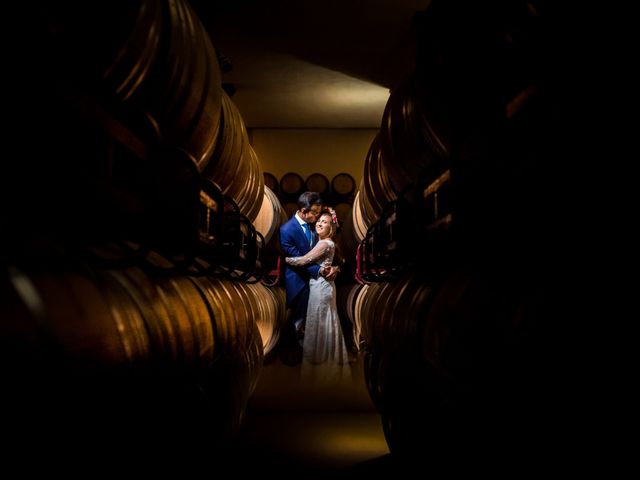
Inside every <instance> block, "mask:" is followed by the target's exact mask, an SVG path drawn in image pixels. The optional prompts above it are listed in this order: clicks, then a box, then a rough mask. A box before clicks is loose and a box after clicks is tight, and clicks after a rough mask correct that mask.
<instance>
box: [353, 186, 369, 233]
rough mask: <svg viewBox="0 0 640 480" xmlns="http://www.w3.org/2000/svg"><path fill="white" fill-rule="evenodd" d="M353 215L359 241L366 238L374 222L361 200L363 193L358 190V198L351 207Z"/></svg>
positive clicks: (354, 228)
mask: <svg viewBox="0 0 640 480" xmlns="http://www.w3.org/2000/svg"><path fill="white" fill-rule="evenodd" d="M351 216H352V218H353V220H352V221H353V232H354V234H355V238H356V240H357V242H358V243H360V242H361V241H362V240H364V237H366V235H367V230H368V229H369V227H370V226H371V225H372V224H373V221H372V219H370V218H369V217H368V216H367V214H366V212H365V211H364V206H363V205H362V201H361V193H360V191H358V193H357V194H356V198H355V200H354V202H353V208H352V209H351Z"/></svg>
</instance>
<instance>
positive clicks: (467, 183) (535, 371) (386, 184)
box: [347, 1, 570, 466]
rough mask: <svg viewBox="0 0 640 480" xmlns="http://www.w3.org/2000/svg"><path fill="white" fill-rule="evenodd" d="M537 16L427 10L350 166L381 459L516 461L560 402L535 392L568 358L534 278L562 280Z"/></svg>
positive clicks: (524, 9)
mask: <svg viewBox="0 0 640 480" xmlns="http://www.w3.org/2000/svg"><path fill="white" fill-rule="evenodd" d="M547 15H549V11H548V10H544V9H541V8H540V5H538V2H493V3H491V5H490V6H487V5H486V4H484V5H482V6H481V5H479V4H477V5H476V4H474V3H473V2H465V1H453V2H451V1H434V2H431V4H430V5H429V7H428V8H427V9H426V10H425V11H424V12H420V13H419V14H418V15H416V19H415V22H414V25H415V29H416V37H417V41H418V49H417V58H416V71H415V72H414V73H412V74H411V75H410V76H408V77H407V78H405V79H403V80H402V81H400V82H398V84H397V85H395V86H394V88H393V89H392V91H391V95H390V98H389V101H388V103H387V106H386V109H385V112H384V115H383V121H382V125H381V130H380V133H379V135H378V137H377V138H376V139H375V140H374V142H373V143H372V146H371V149H370V151H369V154H368V156H367V159H366V162H365V171H364V177H363V180H362V183H361V186H360V189H359V193H358V196H357V197H356V201H355V203H354V209H353V212H354V213H353V218H352V220H351V224H350V225H349V227H350V228H351V229H352V232H353V234H354V237H355V240H356V242H355V243H356V244H357V245H358V246H359V249H360V250H359V256H358V259H359V260H358V263H357V266H358V268H359V269H358V270H357V277H358V279H359V280H360V281H362V282H364V283H366V284H367V285H365V286H366V287H367V288H366V290H364V289H363V288H362V287H360V290H359V293H358V297H362V298H359V300H358V309H357V318H359V323H360V325H361V335H362V338H361V339H360V341H361V345H362V348H363V349H364V350H365V352H366V359H367V360H366V362H365V370H366V379H367V384H368V388H369V391H370V394H371V397H372V398H373V400H374V402H375V404H376V406H377V407H378V409H379V410H380V412H381V414H382V417H383V427H384V430H385V435H386V438H387V441H388V443H389V446H390V449H391V451H392V454H394V456H396V457H399V458H402V459H404V460H407V461H409V462H412V463H416V464H418V465H424V466H426V465H430V466H437V465H439V464H440V465H443V464H444V462H448V461H450V460H452V459H459V458H491V455H492V453H493V452H494V449H496V450H500V451H502V452H509V454H514V455H516V456H517V455H521V454H523V451H521V450H519V446H521V445H526V447H523V448H530V447H532V445H533V444H532V441H533V440H532V439H533V438H540V435H544V434H545V433H546V432H547V431H548V430H549V429H555V428H556V425H555V423H554V422H556V421H557V420H559V419H560V412H561V409H562V407H560V405H564V403H563V402H565V400H560V401H559V403H558V404H556V403H555V402H553V401H549V397H547V394H549V393H550V392H551V391H553V390H554V389H556V388H557V387H558V384H559V381H560V380H559V378H560V376H561V375H560V374H559V373H558V372H565V371H566V365H565V364H563V362H564V360H565V354H564V353H563V352H561V351H560V350H559V349H558V348H557V347H558V345H559V343H560V342H558V340H556V339H552V338H551V337H546V336H545V333H544V332H549V331H550V329H554V328H555V327H554V325H556V326H558V328H559V330H560V331H562V329H563V327H562V323H563V321H564V319H563V318H561V316H560V315H558V314H556V311H555V309H554V307H553V303H552V302H554V301H557V300H558V299H559V298H560V297H561V295H560V292H561V289H560V285H558V284H557V283H556V282H555V281H552V280H550V278H549V276H550V275H554V273H553V272H555V273H559V274H560V276H561V277H566V276H567V275H569V277H570V273H569V272H567V271H565V270H563V267H562V262H559V263H557V262H556V260H559V259H558V252H556V251H554V248H553V247H554V246H553V242H551V241H550V238H549V237H547V236H546V235H545V234H544V231H545V227H544V225H545V224H548V225H549V226H550V227H553V226H558V225H559V224H560V223H559V222H561V216H560V215H559V214H558V213H557V212H559V211H561V210H558V209H559V208H560V209H562V200H563V198H562V196H561V195H560V192H559V190H558V189H557V185H556V182H557V179H556V178H554V175H553V174H552V173H551V172H550V171H549V170H548V167H549V161H550V160H554V161H558V162H559V163H562V160H560V159H558V158H556V156H557V155H554V152H552V151H550V150H549V149H548V148H547V147H548V146H549V139H550V138H557V133H558V132H555V131H554V130H553V128H552V127H550V126H551V125H555V123H554V122H553V121H552V119H553V115H552V113H553V105H554V103H553V102H554V100H557V99H554V98H552V97H551V96H550V92H552V91H554V90H553V87H554V82H555V81H556V80H557V78H556V77H554V76H553V68H551V65H553V64H554V61H555V60H557V59H554V52H553V51H552V49H550V48H549V46H550V45H549V43H548V42H549V37H548V32H546V31H545V30H544V29H543V27H544V26H545V25H547V24H548V23H547V22H549V21H550V20H553V19H551V18H550V17H548V16H547ZM547 88H548V90H547ZM554 164H555V163H554ZM356 207H357V208H356ZM409 211H411V212H413V214H407V212H409ZM543 212H547V213H546V215H547V217H544V215H543ZM545 219H546V220H545ZM547 220H548V221H547ZM403 252H408V254H406V255H401V254H402V253H403ZM357 288H358V287H354V289H353V290H354V292H355V291H358V290H357ZM347 311H348V309H347ZM565 345H566V344H565ZM539 348H542V349H544V350H545V351H546V352H548V355H545V358H544V359H542V358H540V350H539ZM563 393H564V392H563ZM488 431H491V432H492V433H491V436H492V437H493V438H496V437H497V440H489V438H488V437H487V436H486V435H485V432H488ZM547 440H549V442H550V443H551V444H554V442H553V440H552V439H549V438H548V436H547Z"/></svg>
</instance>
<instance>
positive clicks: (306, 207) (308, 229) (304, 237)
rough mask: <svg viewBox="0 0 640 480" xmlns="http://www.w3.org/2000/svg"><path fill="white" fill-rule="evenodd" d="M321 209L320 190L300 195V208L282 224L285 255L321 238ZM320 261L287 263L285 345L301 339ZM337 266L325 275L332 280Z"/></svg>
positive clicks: (296, 254) (297, 253)
mask: <svg viewBox="0 0 640 480" xmlns="http://www.w3.org/2000/svg"><path fill="white" fill-rule="evenodd" d="M321 212H322V199H321V198H320V195H319V194H318V193H317V192H305V193H303V194H302V195H300V197H299V198H298V210H297V212H296V213H295V215H293V217H291V218H290V219H289V221H288V222H286V223H285V224H284V225H282V226H281V227H280V246H281V247H282V253H283V254H284V256H285V257H301V256H303V255H305V254H306V253H308V252H309V250H311V248H313V246H314V245H315V244H316V243H317V242H318V235H317V234H316V232H315V228H314V227H313V224H314V223H315V222H316V220H317V219H318V217H319V216H320V213H321ZM319 271H320V265H318V264H315V263H314V264H311V265H307V266H306V267H293V266H290V265H286V266H285V286H286V291H287V307H288V308H289V309H290V316H289V320H288V322H287V325H286V326H285V328H284V331H283V332H282V333H283V338H282V342H283V343H284V345H285V347H290V346H295V342H296V340H298V341H301V339H302V335H303V332H304V320H305V318H306V316H307V303H308V301H309V279H310V278H318V275H319ZM336 274H337V272H336V269H334V268H333V269H331V270H329V271H328V272H327V273H326V274H325V275H324V276H325V278H327V279H329V280H332V279H333V277H335V276H336Z"/></svg>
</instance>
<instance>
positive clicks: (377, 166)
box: [360, 133, 397, 226]
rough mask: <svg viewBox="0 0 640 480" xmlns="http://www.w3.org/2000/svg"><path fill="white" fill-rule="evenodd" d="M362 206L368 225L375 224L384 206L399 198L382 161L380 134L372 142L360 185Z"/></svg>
mask: <svg viewBox="0 0 640 480" xmlns="http://www.w3.org/2000/svg"><path fill="white" fill-rule="evenodd" d="M360 192H362V193H361V195H360V204H361V208H362V209H363V211H364V215H363V217H364V218H366V219H367V222H366V223H367V225H368V226H370V225H372V224H373V223H375V222H376V221H377V220H378V219H379V218H380V214H381V213H382V209H383V208H384V206H385V205H386V204H387V203H388V202H390V201H392V200H394V199H395V198H396V197H397V193H396V192H395V190H394V189H393V186H392V185H391V182H390V181H389V177H388V175H387V172H386V170H385V166H384V163H383V161H382V153H381V150H380V133H378V134H377V135H376V137H375V138H374V139H373V142H371V146H370V147H369V152H368V153H367V158H366V159H365V163H364V175H363V177H362V182H361V184H360Z"/></svg>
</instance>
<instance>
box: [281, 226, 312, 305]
mask: <svg viewBox="0 0 640 480" xmlns="http://www.w3.org/2000/svg"><path fill="white" fill-rule="evenodd" d="M311 241H312V244H313V245H315V244H316V243H317V242H318V235H317V234H316V232H315V231H314V229H311ZM280 246H281V247H282V251H283V253H284V254H285V256H287V257H301V256H302V255H304V254H306V253H309V250H311V248H312V247H310V246H309V242H308V241H307V236H306V235H305V233H304V229H303V228H302V226H301V225H300V224H299V223H298V220H297V219H296V217H295V215H294V216H293V217H291V218H290V219H289V221H288V222H286V223H285V224H284V225H282V226H281V227H280ZM319 270H320V265H318V264H312V265H307V266H305V267H293V266H290V265H285V270H284V279H285V286H286V291H287V306H289V305H290V304H291V301H292V300H293V299H294V298H295V297H296V296H297V295H298V294H299V293H300V292H301V291H302V290H303V289H304V288H309V278H318V271H319Z"/></svg>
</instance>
